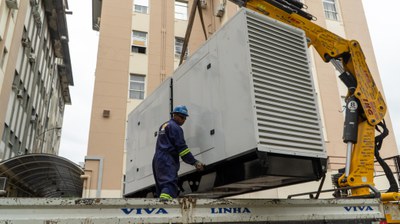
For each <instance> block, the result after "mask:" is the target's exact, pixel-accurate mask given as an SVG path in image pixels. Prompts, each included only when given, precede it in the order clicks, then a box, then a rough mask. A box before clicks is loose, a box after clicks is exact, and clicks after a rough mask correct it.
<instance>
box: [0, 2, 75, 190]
mask: <svg viewBox="0 0 400 224" xmlns="http://www.w3.org/2000/svg"><path fill="white" fill-rule="evenodd" d="M67 9H68V2H67V0H55V1H46V0H43V1H42V0H2V1H0V137H1V138H0V177H1V178H6V179H7V178H8V180H9V181H8V183H10V185H5V184H4V183H5V181H0V187H2V188H7V187H5V186H8V187H9V186H11V185H14V187H13V189H14V190H13V192H14V193H11V195H14V196H17V195H24V196H41V195H39V194H35V193H34V191H37V189H36V190H35V189H28V188H29V187H28V188H26V186H29V184H28V182H27V180H28V178H27V177H28V176H27V175H28V174H29V175H33V174H35V172H36V174H37V175H38V176H36V179H35V180H34V182H33V183H40V181H41V180H42V179H41V175H42V176H43V175H46V174H47V175H48V176H47V179H50V176H54V173H51V172H48V173H47V172H46V171H45V169H48V170H52V169H51V165H47V166H46V165H44V166H41V165H40V160H41V159H40V158H42V157H35V156H34V155H39V154H51V155H57V154H58V151H59V145H60V136H61V129H62V125H63V116H64V108H65V105H69V104H71V96H70V92H69V87H70V86H72V85H73V84H74V82H73V76H72V69H71V61H70V55H69V45H68V28H67V23H66V10H67ZM29 155H32V157H29ZM17 157H24V158H26V159H25V160H22V159H21V160H20V161H21V162H22V161H24V162H26V164H24V165H23V166H24V167H25V168H26V169H27V168H28V167H29V165H32V164H33V167H36V168H35V169H32V170H31V171H28V170H26V171H24V172H21V174H22V175H25V176H18V174H19V173H17V170H13V168H17V167H21V164H20V162H19V160H16V161H14V162H13V163H12V164H13V165H12V164H10V163H7V162H8V161H10V160H12V159H13V158H17ZM43 159H44V160H47V163H46V162H44V163H43V164H53V165H54V166H57V165H56V164H57V163H59V164H62V163H61V162H60V161H58V158H57V157H51V156H50V157H45V158H44V157H43ZM43 164H42V165H43ZM69 164H70V162H65V164H64V165H63V167H64V168H65V167H68V166H69ZM70 165H71V167H74V165H72V164H70ZM54 166H53V167H54ZM61 173H62V172H61ZM61 173H58V174H59V175H61ZM10 175H11V176H10ZM79 175H80V174H77V176H78V179H79ZM55 176H57V175H55ZM23 177H26V179H24V181H23ZM18 178H21V179H20V180H19V179H18ZM55 178H56V177H55ZM1 180H5V179H1ZM11 180H14V181H16V182H19V183H20V184H24V185H26V186H25V187H22V188H24V189H22V188H19V187H18V186H17V185H15V184H16V183H11V182H12V181H11ZM10 181H11V182H10ZM50 181H51V180H50ZM54 182H55V181H54ZM78 182H79V181H78ZM54 185H55V184H54ZM17 188H19V189H20V190H21V192H22V191H23V192H25V193H22V194H19V193H18V192H16V191H17V190H16V189H17ZM8 189H10V188H8ZM31 190H32V191H31ZM46 194H47V193H46ZM9 195H10V194H9Z"/></svg>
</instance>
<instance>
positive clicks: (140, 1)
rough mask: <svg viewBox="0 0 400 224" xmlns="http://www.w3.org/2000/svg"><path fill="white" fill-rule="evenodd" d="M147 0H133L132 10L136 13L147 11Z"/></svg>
mask: <svg viewBox="0 0 400 224" xmlns="http://www.w3.org/2000/svg"><path fill="white" fill-rule="evenodd" d="M148 8H149V0H134V1H133V11H134V12H138V13H144V14H147V13H148Z"/></svg>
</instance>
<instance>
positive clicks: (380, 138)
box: [375, 120, 399, 192]
mask: <svg viewBox="0 0 400 224" xmlns="http://www.w3.org/2000/svg"><path fill="white" fill-rule="evenodd" d="M378 126H380V127H381V128H382V131H381V130H379V129H378ZM376 130H377V131H379V132H380V133H381V134H380V135H378V136H376V137H375V158H376V160H377V161H378V163H379V165H381V167H382V168H383V171H384V172H385V176H386V178H387V179H388V181H389V184H390V187H389V189H388V190H387V192H398V191H399V186H398V185H397V182H396V179H395V178H394V175H393V172H392V170H391V169H390V167H389V165H388V164H387V163H386V162H385V160H383V159H382V157H381V156H380V155H379V150H381V148H382V143H383V139H384V138H386V136H388V135H389V130H388V129H387V127H386V123H385V120H383V121H382V122H380V123H379V124H378V125H377V126H376Z"/></svg>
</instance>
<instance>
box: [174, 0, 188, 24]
mask: <svg viewBox="0 0 400 224" xmlns="http://www.w3.org/2000/svg"><path fill="white" fill-rule="evenodd" d="M175 19H181V20H187V19H188V3H187V2H184V1H175Z"/></svg>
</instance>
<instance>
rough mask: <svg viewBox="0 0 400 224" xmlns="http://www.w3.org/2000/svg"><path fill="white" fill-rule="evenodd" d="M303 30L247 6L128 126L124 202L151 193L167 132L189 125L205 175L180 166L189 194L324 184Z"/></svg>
mask: <svg viewBox="0 0 400 224" xmlns="http://www.w3.org/2000/svg"><path fill="white" fill-rule="evenodd" d="M309 65H310V62H309V57H308V50H307V41H306V36H305V33H304V31H302V30H301V29H297V28H294V27H292V26H288V25H286V24H283V23H281V22H277V21H276V20H274V19H271V18H269V17H267V16H264V15H261V14H259V13H256V12H254V11H251V10H248V9H245V8H243V9H241V10H240V11H239V12H238V13H237V14H236V15H235V16H234V17H233V18H231V19H230V20H229V21H228V22H227V23H226V24H225V25H224V26H223V27H222V28H221V29H220V30H219V31H218V32H216V33H215V34H214V35H213V36H212V37H211V38H210V39H209V40H208V41H207V42H206V43H204V45H203V46H201V47H200V48H199V49H198V50H197V51H196V52H195V53H194V54H193V55H191V57H190V58H189V59H187V60H186V61H185V63H184V64H182V65H181V66H180V67H179V68H178V69H177V70H176V71H175V73H174V74H173V75H172V77H171V78H170V79H168V80H166V81H165V82H164V83H163V84H162V85H161V86H160V87H159V88H158V89H157V90H156V91H155V92H154V93H152V94H151V95H150V96H149V97H148V98H147V99H145V100H144V101H143V102H142V104H140V105H139V106H138V107H137V108H136V109H135V110H134V111H133V112H132V113H131V114H130V115H129V119H128V134H127V137H128V141H127V172H126V181H125V196H126V197H136V196H144V195H146V194H147V193H151V192H152V191H153V186H154V179H153V175H152V169H151V161H152V157H153V155H154V148H155V143H156V139H157V131H158V129H159V125H160V124H162V123H163V122H165V121H166V120H168V119H169V113H170V111H171V107H172V106H176V105H179V104H184V105H186V106H187V107H188V108H189V114H190V116H189V118H188V120H187V121H186V123H185V124H184V125H183V126H182V128H183V129H184V133H185V138H186V142H187V144H188V146H189V147H190V149H191V152H192V153H193V154H194V156H195V157H196V159H198V160H200V161H202V162H203V163H205V164H207V166H206V169H205V171H203V172H200V173H198V172H194V170H193V167H191V166H188V165H186V164H184V163H182V164H181V170H180V173H179V175H180V181H181V183H180V184H181V188H182V189H181V190H182V193H181V195H187V194H190V195H192V196H193V195H198V196H200V197H223V196H227V195H236V194H240V193H244V192H250V191H257V190H262V189H270V188H276V187H279V186H286V185H290V184H295V183H302V182H307V181H313V180H318V179H320V178H321V177H322V176H323V175H324V173H325V169H326V151H325V147H324V140H323V135H322V128H321V122H320V121H321V119H320V116H319V112H318V105H317V100H316V94H315V89H314V84H313V77H312V74H311V69H310V67H309Z"/></svg>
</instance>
